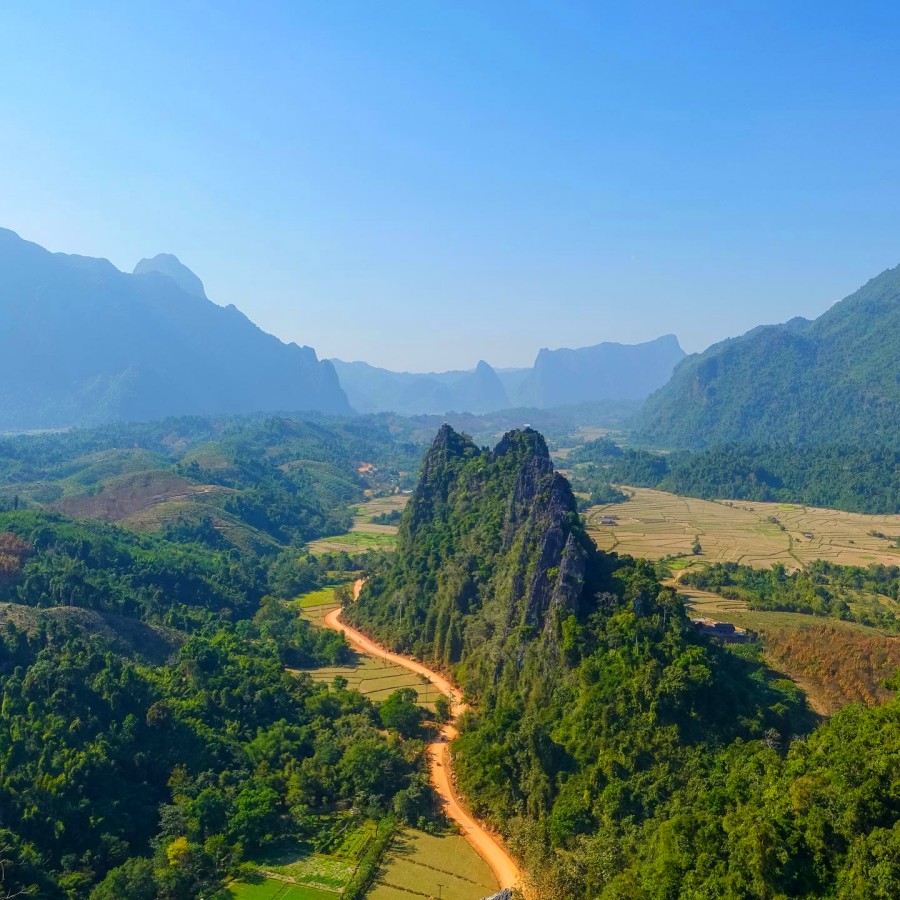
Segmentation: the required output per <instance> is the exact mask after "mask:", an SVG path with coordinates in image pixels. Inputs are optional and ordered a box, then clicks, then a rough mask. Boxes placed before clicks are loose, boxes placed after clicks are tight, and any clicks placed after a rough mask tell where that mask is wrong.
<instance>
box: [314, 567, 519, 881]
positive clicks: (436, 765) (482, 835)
mask: <svg viewBox="0 0 900 900" xmlns="http://www.w3.org/2000/svg"><path fill="white" fill-rule="evenodd" d="M362 585H363V582H362V581H357V582H356V584H354V585H353V598H354V600H355V599H357V598H358V597H359V592H360V590H362ZM341 612H342V610H341V609H333V610H332V611H331V612H330V613H328V615H327V616H325V619H324V625H325V627H326V628H330V629H332V630H333V631H339V632H342V633H343V635H344V637H346V638H347V640H348V642H349V643H350V645H351V646H352V647H353V648H354V649H356V650H358V651H359V652H360V653H365V654H367V655H369V656H374V657H376V658H378V659H384V660H387V661H388V662H392V663H395V664H396V665H398V666H403V668H404V669H408V670H409V671H410V672H415V673H416V674H417V675H422V676H424V677H425V678H427V679H428V680H429V681H430V682H431V683H432V684H433V685H434V686H435V687H436V688H437V689H438V690H439V691H440V692H441V693H442V694H444V696H446V697H449V698H450V703H451V710H452V715H453V722H456V720H457V719H458V718H459V716H460V714H461V713H462V712H463V711H464V710H465V708H466V707H465V704H464V703H463V702H462V698H461V696H460V693H459V691H458V690H457V689H456V688H455V687H454V686H453V685H452V684H451V683H450V682H449V681H448V680H447V679H446V678H444V676H443V675H441V674H439V673H438V672H434V671H432V670H431V669H429V668H428V667H427V666H424V665H422V663H420V662H418V661H417V660H415V659H410V658H409V657H407V656H400V655H399V654H398V653H391V651H390V650H386V649H385V648H384V647H382V646H380V645H379V644H376V643H375V641H373V640H372V639H371V638H368V637H366V636H365V635H364V634H363V633H362V632H361V631H357V630H356V629H355V628H353V627H352V626H350V625H346V624H345V623H344V622H342V621H341ZM453 722H451V723H450V724H448V725H445V726H444V727H443V728H442V729H441V735H440V737H439V738H438V740H437V741H435V742H434V743H432V744H430V745H429V746H428V756H429V759H430V761H431V783H432V785H433V786H434V789H435V790H436V791H437V793H438V794H439V795H440V796H441V798H442V799H443V801H444V807H445V812H446V813H447V815H448V816H449V817H450V818H451V819H452V820H453V821H454V822H456V823H457V825H459V827H460V830H461V831H462V834H463V836H464V837H465V839H466V840H467V841H468V842H469V844H471V845H472V847H473V849H474V850H475V852H476V853H477V854H478V855H479V856H480V857H481V858H482V859H483V860H484V861H485V862H486V863H487V864H488V865H489V866H490V867H491V870H492V871H493V873H494V875H495V876H496V878H497V881H499V882H500V887H501V888H514V887H518V888H520V889H521V887H522V886H523V883H524V879H523V878H522V870H521V869H520V868H519V866H518V865H517V864H516V862H515V860H514V859H513V858H512V857H511V856H510V855H509V853H508V852H507V850H506V848H505V847H504V846H503V845H502V844H501V843H500V841H499V840H498V839H497V838H496V837H494V835H492V834H491V833H490V832H489V831H487V830H486V829H485V828H484V827H483V826H482V825H480V824H479V823H478V822H477V821H476V820H475V819H474V818H473V816H472V815H471V813H469V811H468V810H467V809H466V808H465V807H464V806H463V805H462V803H460V801H459V800H458V799H457V797H456V794H455V792H454V790H453V780H452V771H453V769H452V763H451V760H450V753H449V748H450V742H451V741H452V740H453V739H454V738H455V737H456V728H455V727H454V725H453Z"/></svg>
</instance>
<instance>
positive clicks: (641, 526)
mask: <svg viewBox="0 0 900 900" xmlns="http://www.w3.org/2000/svg"><path fill="white" fill-rule="evenodd" d="M628 491H629V493H632V494H633V497H632V499H630V500H629V501H628V502H626V503H618V504H614V505H612V506H596V507H593V508H592V509H590V510H588V512H587V514H586V519H587V524H588V530H589V532H590V534H591V536H592V537H593V538H594V540H595V541H596V543H597V546H598V547H600V549H601V550H615V551H616V552H618V553H628V554H631V555H632V556H639V557H644V558H646V559H652V560H656V559H660V558H661V557H663V556H676V555H678V554H685V555H686V556H688V557H690V555H691V548H692V545H693V543H694V540H695V538H696V539H697V540H699V542H700V545H701V548H702V552H701V553H700V554H699V555H698V556H696V557H692V560H693V561H704V562H739V563H743V564H745V565H749V566H756V567H758V568H768V567H769V566H771V565H772V564H773V563H776V562H781V563H784V564H785V566H787V568H788V569H797V568H799V567H801V566H803V565H806V564H807V563H809V562H812V561H813V560H816V559H825V560H829V561H830V562H835V563H839V564H841V565H868V564H869V563H872V562H880V563H884V564H885V565H898V564H900V550H898V549H897V548H895V547H893V546H892V545H891V542H890V541H889V540H886V539H884V538H877V537H874V536H873V535H871V534H869V532H870V531H878V532H881V533H884V534H898V533H900V516H866V515H861V514H859V513H846V512H837V511H835V510H829V509H815V508H812V507H804V506H793V505H783V504H777V503H752V502H744V501H734V502H731V501H727V502H722V501H717V502H712V501H708V500H695V499H693V498H690V497H678V496H676V495H674V494H667V493H665V492H663V491H654V490H650V489H648V488H628ZM607 515H615V516H616V517H617V520H618V524H616V525H614V526H613V525H601V524H600V522H601V519H602V518H603V517H604V516H607ZM773 519H774V520H775V521H772V520H773ZM676 562H678V561H676ZM673 568H676V569H677V565H676V566H673Z"/></svg>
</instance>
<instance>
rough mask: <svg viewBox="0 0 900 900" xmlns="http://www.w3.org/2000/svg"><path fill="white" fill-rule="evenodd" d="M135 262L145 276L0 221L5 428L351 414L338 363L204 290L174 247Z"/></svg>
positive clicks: (1, 411) (0, 387) (0, 396)
mask: <svg viewBox="0 0 900 900" xmlns="http://www.w3.org/2000/svg"><path fill="white" fill-rule="evenodd" d="M136 271H138V272H141V273H144V274H132V275H128V274H125V273H123V272H120V271H119V270H118V269H116V268H115V267H114V266H113V265H112V264H111V263H110V262H108V261H107V260H105V259H91V258H88V257H82V256H67V255H65V254H62V253H49V252H48V251H46V250H44V249H43V248H42V247H39V246H38V245H37V244H32V243H29V242H27V241H23V240H22V239H21V238H19V237H18V236H17V235H16V234H14V233H13V232H12V231H7V230H0V357H2V358H3V360H4V371H5V375H4V378H3V379H2V382H0V429H7V430H13V429H37V428H59V427H67V426H72V425H85V424H95V423H100V422H106V421H112V420H118V421H121V420H125V421H135V420H149V419H153V418H162V417H164V416H170V415H181V414H187V413H191V414H194V413H197V414H201V413H241V412H256V411H259V410H317V411H323V412H329V413H338V414H349V413H350V412H351V409H350V406H349V404H348V402H347V398H346V396H345V395H344V392H343V391H342V390H341V387H340V385H339V383H338V379H337V375H336V374H335V371H334V368H333V367H332V365H331V364H330V363H329V362H326V361H320V360H318V359H317V358H316V354H315V351H314V350H313V349H311V348H310V347H298V346H297V345H296V344H290V345H287V344H283V343H282V342H281V341H279V340H278V339H277V338H275V337H273V336H272V335H269V334H266V333H265V332H263V331H261V330H260V329H259V328H257V327H256V326H255V325H254V324H253V323H252V322H251V321H250V320H249V319H247V318H246V317H245V316H244V315H243V314H242V313H240V312H239V311H238V310H237V309H236V308H235V307H234V306H229V307H227V308H223V307H220V306H216V305H215V304H214V303H212V302H210V301H209V300H207V299H206V297H205V295H204V293H203V286H202V283H200V280H199V279H198V278H197V277H196V276H195V275H193V273H191V272H190V271H189V270H188V269H186V268H185V267H183V266H181V264H180V263H178V261H177V260H175V258H174V257H164V258H163V259H160V257H157V258H156V260H144V261H142V263H140V264H139V265H138V267H137V270H136ZM163 273H165V274H163ZM197 285H199V288H198V287H197ZM185 287H186V288H187V289H185Z"/></svg>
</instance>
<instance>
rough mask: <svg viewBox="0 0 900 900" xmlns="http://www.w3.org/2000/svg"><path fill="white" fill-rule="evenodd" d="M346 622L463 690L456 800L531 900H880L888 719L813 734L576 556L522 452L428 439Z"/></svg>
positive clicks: (657, 611) (629, 566) (892, 851)
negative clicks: (527, 878) (515, 869)
mask: <svg viewBox="0 0 900 900" xmlns="http://www.w3.org/2000/svg"><path fill="white" fill-rule="evenodd" d="M348 615H350V616H351V617H352V621H353V622H354V623H356V624H357V625H359V626H362V627H364V628H366V629H368V630H370V631H371V632H372V633H374V634H375V635H376V636H378V637H379V638H381V639H382V640H384V641H385V642H387V643H389V644H390V645H392V646H394V647H395V648H398V649H401V650H403V651H407V652H411V653H413V654H415V655H417V656H420V657H422V658H423V659H426V660H429V661H431V662H433V663H435V664H437V665H438V666H441V667H445V668H447V669H449V670H450V671H451V672H452V673H453V674H454V676H455V677H456V678H457V679H458V680H459V682H460V683H461V685H462V686H463V687H464V689H465V690H466V692H467V694H468V695H469V697H470V698H471V699H472V702H473V709H472V711H471V712H470V713H469V714H468V717H467V719H466V720H465V722H464V726H463V732H462V735H461V737H460V738H459V740H458V742H457V744H456V745H455V754H456V771H457V773H458V776H459V780H460V787H461V789H462V790H463V792H464V793H465V795H466V796H467V797H468V798H469V799H470V801H471V802H472V803H473V804H474V806H475V808H476V810H477V811H478V812H480V813H481V814H482V815H484V816H485V817H487V818H489V819H490V821H492V822H493V823H494V824H495V825H496V826H497V827H498V828H499V829H500V830H501V831H502V832H503V833H504V834H505V835H506V836H507V838H508V840H509V841H510V843H511V846H512V847H513V848H514V849H515V850H516V851H517V852H518V853H520V854H521V855H522V857H523V859H524V860H525V861H526V864H527V867H528V869H529V871H530V872H531V873H532V874H533V876H534V878H535V881H536V889H537V894H538V896H541V897H550V896H553V897H566V898H578V900H581V898H584V900H586V898H598V897H599V898H641V897H644V898H668V897H679V896H695V897H725V896H727V897H747V898H751V897H814V896H815V897H819V896H841V897H873V898H888V897H892V896H894V895H895V894H894V891H895V887H896V884H897V883H898V881H900V803H898V802H897V799H896V798H897V797H898V796H900V780H898V772H897V768H896V765H895V764H894V761H895V758H896V756H897V754H898V752H900V705H898V703H897V702H896V701H891V702H889V703H888V704H886V705H884V706H881V707H876V708H873V709H863V708H858V707H850V708H847V709H846V710H844V711H843V712H841V713H839V714H838V715H836V716H835V717H834V718H833V719H831V720H830V721H828V722H824V723H820V724H816V722H815V719H814V717H813V716H812V715H811V714H810V713H809V711H808V708H807V706H806V703H805V700H804V697H803V695H802V693H801V692H800V691H799V690H798V689H797V688H796V687H795V686H794V685H793V684H791V683H790V682H786V681H783V680H780V679H779V678H778V676H776V675H775V674H774V673H772V672H771V671H769V670H767V669H766V668H765V667H764V666H763V665H762V664H761V663H760V662H759V661H758V659H757V657H756V652H757V651H755V650H754V648H753V647H752V646H748V647H735V648H726V647H722V646H718V645H716V644H714V643H710V642H709V641H708V640H707V639H706V638H704V637H702V636H701V635H700V634H699V632H698V631H697V630H696V629H695V628H693V626H692V625H691V623H690V622H689V621H688V619H687V617H686V614H685V611H684V607H683V605H682V604H681V602H680V601H679V599H678V598H677V596H676V595H675V593H674V591H673V590H672V589H670V588H665V587H661V586H660V584H659V583H658V581H657V580H656V577H655V573H654V570H653V569H652V568H650V567H649V566H647V565H646V564H643V563H640V562H636V561H634V560H631V559H629V558H624V557H623V558H616V557H614V556H607V555H603V554H599V553H598V552H597V551H596V549H595V548H594V547H593V545H592V544H591V543H590V541H589V540H588V539H587V537H586V535H585V534H584V532H583V529H582V526H581V523H580V520H579V517H578V515H577V512H576V504H575V500H574V497H573V496H572V494H571V491H570V489H569V487H568V485H567V483H566V482H565V481H564V479H562V478H561V477H560V476H559V475H558V474H555V473H554V472H553V468H552V465H551V463H550V459H549V455H548V453H547V448H546V446H545V444H544V442H543V440H542V439H541V437H540V436H539V435H537V434H536V433H535V432H533V431H529V430H526V431H520V432H512V433H510V434H509V435H507V436H506V437H505V438H504V439H503V441H502V442H501V443H500V444H499V445H498V446H497V448H496V449H495V450H494V451H486V450H482V449H479V448H478V447H477V446H475V445H474V444H472V443H471V441H469V440H468V439H466V438H465V437H464V436H461V435H458V434H456V433H455V432H453V431H452V430H450V429H449V428H444V429H442V430H441V432H440V433H439V435H438V437H437V439H436V440H435V442H434V445H433V447H432V449H431V450H430V451H429V453H428V455H427V457H426V460H425V464H424V466H423V470H422V477H421V480H420V482H419V485H418V487H417V488H416V491H415V493H414V495H413V498H412V500H411V502H410V504H409V506H408V508H407V511H406V513H405V515H404V519H403V522H402V524H401V528H400V542H399V546H398V553H397V556H396V558H395V560H394V562H393V564H392V565H391V566H390V567H389V568H388V569H387V570H386V571H385V572H384V573H383V574H382V575H379V576H377V577H375V578H373V579H371V580H370V581H369V582H368V584H367V586H366V588H365V589H364V591H363V593H362V597H361V598H360V601H359V603H358V604H357V605H356V606H355V607H353V608H352V609H351V610H349V611H348Z"/></svg>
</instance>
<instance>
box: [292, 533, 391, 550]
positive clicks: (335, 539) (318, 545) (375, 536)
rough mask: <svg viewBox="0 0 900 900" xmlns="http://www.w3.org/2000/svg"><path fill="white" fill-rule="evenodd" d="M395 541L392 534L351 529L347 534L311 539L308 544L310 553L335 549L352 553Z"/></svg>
mask: <svg viewBox="0 0 900 900" xmlns="http://www.w3.org/2000/svg"><path fill="white" fill-rule="evenodd" d="M396 543H397V538H396V535H393V534H383V533H380V532H378V533H371V532H368V531H351V532H350V533H349V534H335V535H332V536H331V537H324V538H319V540H317V541H312V542H311V543H310V544H309V550H310V552H312V553H329V552H334V551H335V550H346V551H347V552H348V553H352V552H354V551H356V552H362V551H364V550H372V549H375V548H378V547H393V546H394V545H395V544H396Z"/></svg>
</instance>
